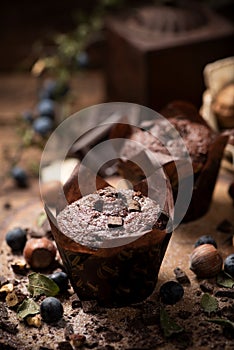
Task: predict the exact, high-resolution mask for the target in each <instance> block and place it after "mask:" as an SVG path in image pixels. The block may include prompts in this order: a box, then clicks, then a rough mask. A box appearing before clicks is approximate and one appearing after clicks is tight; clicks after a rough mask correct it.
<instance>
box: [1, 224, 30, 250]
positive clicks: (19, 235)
mask: <svg viewBox="0 0 234 350" xmlns="http://www.w3.org/2000/svg"><path fill="white" fill-rule="evenodd" d="M26 241H27V236H26V231H25V230H23V229H22V228H20V227H16V228H13V229H12V230H10V231H8V232H7V234H6V242H7V244H8V245H9V247H11V249H12V250H13V251H17V250H20V251H23V249H24V246H25V243H26Z"/></svg>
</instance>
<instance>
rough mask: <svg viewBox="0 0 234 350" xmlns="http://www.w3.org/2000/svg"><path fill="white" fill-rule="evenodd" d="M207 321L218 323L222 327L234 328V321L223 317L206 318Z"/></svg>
mask: <svg viewBox="0 0 234 350" xmlns="http://www.w3.org/2000/svg"><path fill="white" fill-rule="evenodd" d="M207 321H208V322H212V323H216V324H219V325H220V326H222V327H227V328H233V329H234V322H232V321H229V320H226V319H224V318H216V319H213V320H207Z"/></svg>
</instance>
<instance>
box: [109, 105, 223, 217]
mask: <svg viewBox="0 0 234 350" xmlns="http://www.w3.org/2000/svg"><path fill="white" fill-rule="evenodd" d="M161 114H162V115H163V116H165V120H163V119H159V120H149V121H142V123H141V124H140V127H139V128H137V127H132V128H131V129H130V130H129V127H126V133H125V135H124V137H125V139H126V141H125V142H123V145H122V149H121V152H120V161H119V172H120V174H121V175H122V176H123V177H125V178H127V179H128V180H130V181H132V182H133V183H136V182H138V181H140V180H141V179H143V178H144V177H145V174H144V172H143V170H142V169H141V168H140V167H139V166H138V165H137V164H136V163H134V159H137V154H140V152H141V150H142V147H143V148H145V149H146V152H147V151H150V152H152V153H153V154H154V155H155V156H156V159H157V160H158V162H159V164H161V165H162V166H163V168H164V170H165V172H166V173H167V175H168V177H169V179H170V182H171V185H172V188H173V196H174V200H175V201H176V198H177V194H178V172H177V167H176V165H177V166H178V164H181V166H182V164H183V160H186V158H187V156H188V155H189V156H190V158H191V163H192V169H193V174H188V173H187V172H186V171H185V172H184V174H183V178H182V179H181V178H180V181H181V180H182V181H183V179H184V180H186V178H187V177H188V176H191V175H192V176H194V188H193V194H192V199H191V202H190V205H189V208H188V211H187V213H186V215H185V217H184V219H183V220H184V221H190V220H194V219H197V218H199V217H200V216H202V215H204V214H205V213H206V212H207V210H208V209H209V204H210V201H211V197H212V193H213V189H214V186H215V182H216V178H217V175H218V171H219V167H220V161H221V158H222V155H223V151H224V148H225V146H226V143H227V139H228V137H227V136H225V135H219V134H218V133H216V132H215V131H213V130H212V129H211V128H210V127H209V126H208V125H207V124H206V122H205V121H204V120H203V119H202V117H201V116H200V115H199V113H198V111H197V110H196V108H195V107H194V106H193V105H191V104H190V103H187V102H183V101H175V102H172V103H170V104H169V105H168V106H166V107H165V108H164V109H163V110H162V111H161ZM168 121H169V122H170V124H171V125H172V126H174V128H175V130H177V131H178V133H179V135H180V137H181V138H182V140H183V142H182V143H181V138H177V137H175V135H173V128H172V127H171V125H170V124H169V123H168ZM123 129H124V126H123ZM121 136H123V133H122V135H121ZM115 137H117V134H116V132H115V131H112V133H111V134H110V138H115ZM132 141H135V143H134V142H132ZM137 144H139V147H138V146H137ZM184 146H185V148H184ZM187 152H188V153H187ZM175 162H177V164H176V163H175Z"/></svg>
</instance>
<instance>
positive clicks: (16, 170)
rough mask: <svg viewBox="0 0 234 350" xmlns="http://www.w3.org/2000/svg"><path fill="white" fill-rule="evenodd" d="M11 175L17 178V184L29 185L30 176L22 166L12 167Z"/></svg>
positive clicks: (20, 185)
mask: <svg viewBox="0 0 234 350" xmlns="http://www.w3.org/2000/svg"><path fill="white" fill-rule="evenodd" d="M11 176H12V177H13V179H14V180H15V182H16V184H17V186H19V187H27V186H28V176H27V174H26V172H25V170H23V169H22V168H20V167H18V166H15V167H13V168H12V169H11Z"/></svg>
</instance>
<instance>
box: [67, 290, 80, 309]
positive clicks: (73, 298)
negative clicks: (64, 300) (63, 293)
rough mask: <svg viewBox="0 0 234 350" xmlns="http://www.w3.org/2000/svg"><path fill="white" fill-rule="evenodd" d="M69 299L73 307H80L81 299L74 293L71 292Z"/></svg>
mask: <svg viewBox="0 0 234 350" xmlns="http://www.w3.org/2000/svg"><path fill="white" fill-rule="evenodd" d="M69 299H70V302H71V305H72V308H73V309H77V308H79V307H81V301H80V299H79V297H78V296H77V294H76V293H74V294H72V296H71V297H70V298H69Z"/></svg>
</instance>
